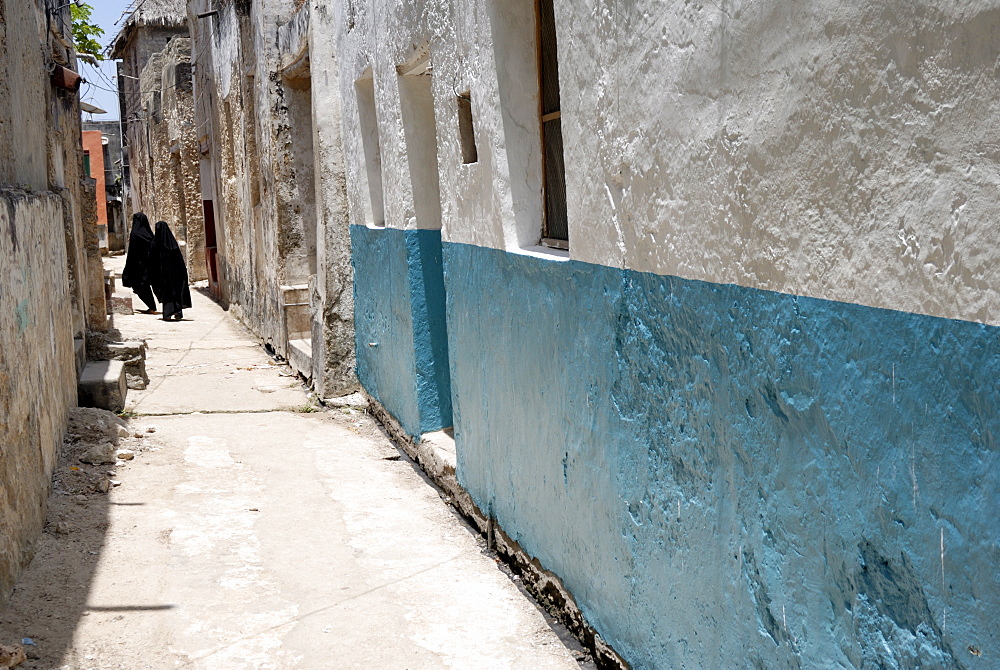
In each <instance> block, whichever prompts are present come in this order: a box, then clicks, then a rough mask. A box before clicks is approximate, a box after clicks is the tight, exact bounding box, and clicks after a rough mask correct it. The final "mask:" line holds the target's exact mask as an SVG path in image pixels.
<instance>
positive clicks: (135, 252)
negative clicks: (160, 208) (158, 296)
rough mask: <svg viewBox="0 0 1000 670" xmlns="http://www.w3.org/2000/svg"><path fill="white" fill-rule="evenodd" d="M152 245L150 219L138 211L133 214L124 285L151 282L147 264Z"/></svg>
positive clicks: (139, 284)
mask: <svg viewBox="0 0 1000 670" xmlns="http://www.w3.org/2000/svg"><path fill="white" fill-rule="evenodd" d="M152 246H153V230H152V229H151V228H150V227H149V219H147V218H146V215H145V214H143V213H142V212H136V213H135V214H133V215H132V232H131V233H130V234H129V236H128V256H126V258H125V269H124V270H122V286H130V287H136V286H143V285H144V284H148V283H149V280H148V279H147V278H146V264H147V262H148V260H149V249H150V247H152Z"/></svg>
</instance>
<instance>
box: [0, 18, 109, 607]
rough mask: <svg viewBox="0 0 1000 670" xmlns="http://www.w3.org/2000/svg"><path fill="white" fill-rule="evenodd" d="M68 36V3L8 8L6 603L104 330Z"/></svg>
mask: <svg viewBox="0 0 1000 670" xmlns="http://www.w3.org/2000/svg"><path fill="white" fill-rule="evenodd" d="M68 35H69V10H68V9H67V8H66V5H65V3H59V2H55V1H54V0H44V1H43V0H35V1H34V2H21V1H18V2H14V1H13V0H0V145H2V146H4V147H6V149H7V150H8V151H7V152H6V153H5V160H4V161H3V165H2V167H0V258H2V259H3V261H2V263H0V491H2V495H0V600H4V599H5V598H6V597H7V595H8V594H9V591H10V588H11V586H12V584H13V581H14V579H16V577H17V575H18V573H19V571H20V570H21V568H23V567H24V566H25V565H26V564H27V562H28V561H29V560H30V559H31V554H32V545H33V543H34V541H35V539H36V538H37V537H38V534H39V533H40V532H41V529H42V523H43V521H44V518H45V501H46V497H47V495H48V490H49V480H50V475H51V472H52V467H53V465H54V461H55V457H56V452H57V448H58V445H59V443H60V441H61V439H62V431H63V427H64V425H65V421H66V416H67V411H68V408H69V407H70V406H72V405H73V404H75V402H76V392H75V385H76V371H75V358H74V355H73V351H74V350H73V337H74V336H75V335H76V336H80V335H83V334H84V332H85V331H86V330H87V329H88V327H89V328H92V329H104V328H106V316H105V314H104V310H105V305H104V293H103V289H102V288H101V287H102V286H103V273H102V272H101V271H100V258H101V257H100V252H99V250H98V248H97V233H96V225H95V223H96V214H95V213H94V208H93V207H91V209H90V213H89V214H88V213H87V212H86V211H85V209H84V206H83V205H84V204H85V203H84V201H83V199H84V198H85V197H86V194H85V190H86V188H87V184H86V183H85V176H84V175H83V172H82V169H83V151H82V146H81V132H80V108H79V102H78V99H77V96H76V94H75V93H73V92H71V91H66V90H63V89H57V88H55V87H54V86H52V85H51V84H50V82H49V75H48V72H49V70H50V68H53V67H56V66H61V67H67V68H69V69H74V68H75V65H76V58H75V54H74V52H73V49H72V45H71V43H70V42H69V41H68V39H67V36H68ZM86 181H88V182H89V181H90V180H86ZM91 192H92V191H91ZM95 264H96V265H97V271H96V272H95V270H94V265H95Z"/></svg>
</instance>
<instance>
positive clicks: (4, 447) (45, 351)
mask: <svg viewBox="0 0 1000 670" xmlns="http://www.w3.org/2000/svg"><path fill="white" fill-rule="evenodd" d="M62 224H63V201H62V199H61V198H60V197H59V196H57V195H54V194H45V195H38V194H28V193H25V192H23V191H10V190H0V258H3V263H2V264H0V343H2V346H0V602H2V601H3V600H5V599H6V596H7V594H8V593H9V592H10V588H11V587H12V585H13V580H14V578H15V577H16V576H17V574H18V573H19V572H20V570H21V568H22V567H24V566H25V565H27V562H28V561H29V560H30V559H31V555H32V547H33V545H34V541H35V539H36V538H37V537H38V534H39V533H40V532H41V529H42V525H43V523H44V520H45V500H46V497H47V496H48V491H49V486H50V482H49V478H50V476H51V474H52V468H53V467H54V465H55V460H56V457H57V452H58V447H59V444H60V443H61V442H62V434H63V427H64V426H65V424H66V417H67V412H68V408H69V407H71V406H73V405H75V404H76V370H75V367H74V366H75V362H74V361H75V359H74V356H73V318H72V313H71V308H70V304H71V303H70V295H69V289H68V286H69V278H68V275H67V270H66V267H67V266H66V247H65V241H64V237H63V225H62Z"/></svg>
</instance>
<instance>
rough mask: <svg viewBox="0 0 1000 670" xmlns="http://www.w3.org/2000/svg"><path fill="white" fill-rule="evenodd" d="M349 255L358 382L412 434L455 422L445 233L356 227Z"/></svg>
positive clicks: (352, 230)
mask: <svg viewBox="0 0 1000 670" xmlns="http://www.w3.org/2000/svg"><path fill="white" fill-rule="evenodd" d="M351 256H352V261H351V262H352V265H353V266H354V305H355V306H354V311H355V340H356V344H357V359H358V367H357V370H358V379H359V380H360V381H361V384H362V385H363V386H364V387H365V390H367V391H368V392H369V393H370V394H371V395H372V396H373V397H375V398H376V399H377V400H378V401H379V402H380V403H381V404H382V405H383V406H384V407H385V408H386V409H387V410H388V411H389V412H390V413H391V414H392V415H393V416H394V417H396V419H397V420H398V421H399V422H400V424H401V425H402V426H403V428H404V430H406V432H407V433H408V434H410V435H412V436H414V437H419V436H420V435H421V433H426V432H430V431H434V430H439V429H441V428H446V427H448V426H451V423H452V416H451V385H450V381H449V377H448V341H447V332H446V326H445V313H444V309H445V308H444V305H445V291H444V278H443V275H442V257H441V232H440V231H436V230H398V229H394V228H368V227H365V226H351ZM372 345H374V346H372Z"/></svg>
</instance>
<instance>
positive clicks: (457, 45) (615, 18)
mask: <svg viewBox="0 0 1000 670" xmlns="http://www.w3.org/2000/svg"><path fill="white" fill-rule="evenodd" d="M320 4H324V5H325V4H326V3H320ZM313 11H314V12H316V7H315V6H314V7H313ZM329 11H332V12H333V13H334V16H335V20H334V22H333V23H334V25H335V27H336V45H337V47H336V48H337V54H336V58H337V63H338V68H339V81H340V100H341V118H342V123H343V142H344V155H345V156H346V161H345V165H346V176H347V195H348V204H349V216H350V223H351V226H350V231H351V245H352V246H351V249H352V258H353V267H354V292H355V326H356V331H357V339H356V345H357V372H358V377H359V380H360V382H361V384H362V385H363V387H364V388H365V389H366V391H367V392H368V393H369V394H370V395H371V396H373V397H374V399H375V400H376V401H377V402H378V403H379V404H381V405H382V406H383V407H384V408H385V409H386V410H387V411H388V412H389V413H390V414H392V415H393V416H394V417H395V418H396V419H397V420H398V422H399V423H400V424H401V425H402V426H403V428H404V429H405V430H406V432H407V433H409V434H410V436H411V437H412V438H413V439H415V440H419V439H420V436H421V435H422V434H424V433H427V432H429V431H433V430H436V429H438V428H442V427H446V426H453V428H454V437H455V447H456V450H457V466H458V479H459V481H460V483H461V484H462V486H464V487H465V489H466V490H467V491H468V492H469V493H470V494H471V496H472V498H473V499H474V501H475V502H476V503H477V505H478V506H479V508H480V509H481V510H482V512H483V513H484V514H486V515H488V516H489V517H491V518H492V519H494V520H495V522H496V524H498V525H499V526H500V527H502V528H503V529H504V530H505V531H506V533H507V534H508V535H509V536H510V537H511V538H513V539H514V540H516V541H517V542H518V543H519V544H520V545H521V546H522V547H523V548H524V549H525V550H526V551H528V552H529V553H530V554H531V555H532V556H534V557H535V558H536V559H537V560H538V562H539V563H540V564H541V566H543V567H544V568H546V569H548V570H551V571H552V572H554V573H555V574H556V575H558V576H559V577H560V578H561V579H562V581H563V584H564V585H565V586H566V588H567V589H568V590H569V591H570V592H571V593H572V594H573V596H574V597H575V599H576V601H577V603H578V604H579V606H580V607H581V609H582V610H583V612H584V614H585V615H586V617H587V619H588V620H589V621H590V622H591V624H592V625H593V626H594V628H595V629H596V630H597V631H598V632H599V633H600V635H601V636H602V637H603V638H604V639H605V640H607V641H608V642H609V643H610V644H611V645H612V646H613V647H614V648H615V649H616V650H617V651H618V652H619V653H620V654H621V655H622V656H623V657H624V658H625V659H627V660H628V661H629V662H630V663H631V664H632V667H635V668H658V667H734V666H738V667H759V668H779V667H781V668H783V667H830V666H836V667H859V668H860V667H970V668H971V667H986V666H987V665H988V662H987V661H984V660H983V657H982V656H981V650H983V649H986V648H995V647H996V646H997V645H998V643H1000V638H998V635H1000V633H998V630H997V628H996V626H995V625H994V623H993V622H995V621H996V620H997V619H998V618H1000V574H998V573H997V571H996V570H995V566H996V564H997V560H998V558H1000V556H998V553H997V552H998V547H1000V527H998V526H997V524H996V523H995V521H994V519H995V517H996V516H997V513H998V510H1000V504H998V503H1000V500H998V491H1000V486H998V485H1000V481H998V475H997V473H998V472H1000V468H998V466H1000V461H998V458H1000V456H998V453H1000V452H998V443H997V439H998V436H1000V413H998V409H997V408H998V407H1000V385H998V384H997V382H996V380H997V379H998V378H1000V317H998V315H1000V290H998V287H1000V241H998V235H997V221H998V212H1000V210H998V205H997V203H998V202H1000V197H998V195H1000V193H998V182H997V179H996V175H997V174H998V167H1000V156H998V154H997V152H996V151H995V146H996V142H995V129H994V126H995V124H994V123H993V122H992V121H990V119H993V118H995V110H996V107H997V104H998V101H1000V84H998V80H997V78H996V76H995V68H996V59H997V54H998V53H1000V42H998V40H1000V4H998V3H995V2H988V3H964V2H963V3H954V2H937V1H930V2H923V3H918V4H913V3H902V2H893V3H889V5H886V4H885V3H881V2H879V3H875V2H862V3H853V4H851V5H850V6H847V5H844V4H842V3H819V4H816V3H814V4H810V5H809V6H808V7H806V6H804V5H801V3H796V2H791V1H790V0H766V1H765V2H753V3H750V2H737V3H728V4H727V5H726V6H717V5H714V4H712V3H693V2H685V3H667V4H666V5H664V4H662V3H654V2H638V3H621V4H618V3H608V4H602V5H599V6H591V5H586V6H584V5H580V4H575V3H570V2H562V1H560V0H556V1H555V2H551V0H550V1H549V2H546V1H545V0H541V1H540V2H537V3H536V1H535V0H474V1H472V2H468V3H457V2H443V1H436V0H426V1H424V2H415V3H408V4H406V5H405V6H404V5H399V4H398V3H391V2H386V1H384V0H375V1H374V2H372V3H358V2H351V1H349V0H345V1H344V2H339V3H336V5H335V7H333V8H332V9H331V10H329ZM314 43H315V41H314ZM319 111H320V110H317V112H318V113H319ZM316 123H317V124H319V123H320V121H319V120H317V121H316Z"/></svg>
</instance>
